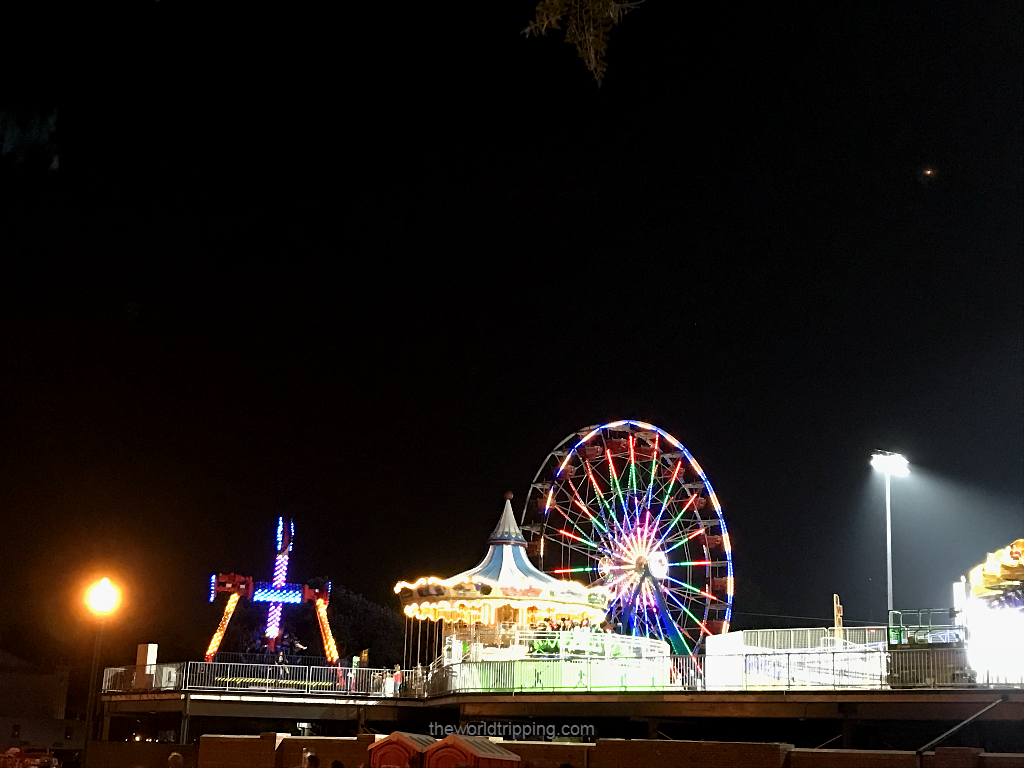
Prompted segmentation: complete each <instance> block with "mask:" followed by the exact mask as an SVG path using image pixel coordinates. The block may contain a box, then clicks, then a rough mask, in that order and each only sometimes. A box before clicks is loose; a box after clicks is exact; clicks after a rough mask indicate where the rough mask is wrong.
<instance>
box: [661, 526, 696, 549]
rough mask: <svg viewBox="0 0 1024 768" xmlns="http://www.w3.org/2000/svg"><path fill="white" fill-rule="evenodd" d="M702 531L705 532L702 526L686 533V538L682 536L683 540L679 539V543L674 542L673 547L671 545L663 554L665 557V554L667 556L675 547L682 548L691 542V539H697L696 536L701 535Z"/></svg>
mask: <svg viewBox="0 0 1024 768" xmlns="http://www.w3.org/2000/svg"><path fill="white" fill-rule="evenodd" d="M704 531H705V528H704V527H703V526H702V527H700V528H698V529H696V530H695V531H690V533H688V534H687V535H686V536H684V537H683V538H681V539H680V540H679V541H677V542H675V543H674V544H673V545H672V546H671V547H669V548H668V549H666V550H665V554H666V555H667V554H668V553H669V552H671V551H672V550H673V549H675V548H676V547H681V546H682V545H683V544H685V543H686V542H688V541H691V540H693V539H695V538H697V537H698V536H699V535H700V534H702V533H703V532H704Z"/></svg>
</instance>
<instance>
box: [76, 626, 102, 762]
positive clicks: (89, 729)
mask: <svg viewBox="0 0 1024 768" xmlns="http://www.w3.org/2000/svg"><path fill="white" fill-rule="evenodd" d="M105 623H106V622H105V621H104V620H103V619H100V621H99V626H98V627H97V628H96V644H95V646H93V650H92V670H91V672H90V674H89V704H88V709H86V711H85V743H84V744H83V745H82V765H83V766H86V765H88V756H89V741H90V740H91V739H92V736H93V728H94V725H93V712H94V711H95V709H96V699H97V698H98V696H97V690H96V689H97V688H98V687H99V684H98V682H97V679H96V678H97V677H98V676H99V669H100V644H101V643H102V642H103V625H104V624H105Z"/></svg>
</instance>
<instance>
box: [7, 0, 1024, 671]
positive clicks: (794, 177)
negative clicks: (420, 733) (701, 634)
mask: <svg viewBox="0 0 1024 768" xmlns="http://www.w3.org/2000/svg"><path fill="white" fill-rule="evenodd" d="M51 10H52V9H51ZM31 13H37V11H31ZM38 13H40V16H39V17H35V16H31V17H25V18H24V19H19V20H18V23H13V22H12V23H9V24H6V25H2V28H3V33H2V35H3V40H0V49H2V50H4V54H3V55H4V57H5V60H4V69H3V71H5V72H6V73H7V74H6V75H5V78H7V77H8V76H9V75H10V73H12V72H13V73H14V81H15V83H16V84H17V85H18V88H17V89H12V90H11V91H10V94H11V95H10V96H9V97H8V96H4V97H3V98H10V99H12V101H11V102H10V103H9V104H4V103H0V110H6V112H7V114H10V115H20V116H22V118H24V116H26V115H29V116H31V115H48V114H51V113H52V111H53V110H54V109H56V110H57V122H56V132H55V134H54V135H53V136H52V137H51V139H52V140H53V141H55V142H56V146H57V148H58V150H59V168H58V169H56V170H48V168H47V165H46V163H45V162H40V160H39V157H32V158H29V159H28V160H25V161H24V162H21V161H18V162H16V161H15V160H14V159H12V155H10V154H8V155H5V156H4V157H0V183H2V187H3V191H2V197H0V203H2V206H0V208H2V213H0V218H2V227H3V228H2V230H0V252H2V253H3V258H2V260H0V261H2V265H0V333H2V339H3V344H2V347H3V358H2V369H0V408H2V411H0V520H2V527H3V531H2V534H0V536H2V540H3V556H2V557H0V577H2V583H3V585H4V586H3V589H2V590H0V609H2V610H0V648H3V649H4V650H8V651H11V652H15V653H18V654H20V655H22V656H24V657H26V658H29V659H30V660H32V661H39V662H49V661H56V660H65V661H71V662H74V663H81V661H82V660H85V659H87V658H88V653H89V649H90V647H91V634H90V632H91V626H90V625H89V623H88V622H87V621H86V619H85V617H83V616H82V615H81V611H80V609H79V607H78V601H79V599H80V594H81V588H82V586H83V585H84V584H85V583H86V582H87V580H88V579H89V578H90V577H92V576H94V575H101V574H110V575H112V576H113V577H115V578H116V579H117V580H118V581H119V582H120V583H122V584H123V585H124V587H125V590H126V595H125V609H124V611H123V612H122V613H121V614H120V615H119V616H118V618H117V619H116V621H115V622H114V625H113V626H112V627H111V628H110V631H109V640H108V642H107V645H106V652H105V657H104V661H105V662H106V663H111V664H113V663H130V662H131V661H132V659H133V658H134V645H135V644H136V643H138V642H146V641H149V642H157V643H159V644H160V645H161V652H160V657H161V659H162V660H180V659H186V658H191V659H198V658H200V657H201V654H202V651H203V650H204V649H205V646H206V644H207V642H208V641H209V636H210V635H211V634H212V632H213V630H214V628H215V626H216V623H217V619H218V616H219V613H220V610H221V608H220V606H219V605H218V606H210V605H209V604H208V603H207V602H206V599H207V590H208V578H209V574H210V573H211V572H214V571H237V572H241V573H248V574H251V575H253V576H254V577H256V578H257V579H266V578H269V577H270V568H271V558H272V546H273V533H274V523H275V518H276V516H277V515H279V514H291V515H293V516H294V518H295V521H296V539H295V549H294V555H293V560H292V562H293V566H292V571H291V575H292V577H293V578H294V579H295V580H302V579H306V578H311V577H314V576H321V575H322V576H328V577H330V578H331V579H332V580H333V581H334V583H335V584H342V585H344V586H346V587H347V588H349V589H352V590H354V591H356V592H359V593H362V594H364V595H366V596H367V597H369V598H371V599H374V600H378V601H380V602H383V603H385V604H388V605H394V606H397V601H396V600H395V598H394V595H393V594H392V592H391V587H392V585H393V584H394V583H395V582H396V581H398V580H400V579H411V578H415V577H418V576H424V575H439V576H444V575H451V574H453V573H456V572H458V571H459V570H462V569H465V568H468V567H470V566H472V565H473V564H475V563H476V562H477V561H478V559H479V558H480V557H481V556H482V554H483V553H484V551H485V539H486V536H487V533H488V532H489V531H490V529H491V528H492V527H493V526H494V524H495V522H496V520H497V517H498V515H499V513H500V511H501V505H502V503H503V500H502V493H503V492H504V491H506V490H511V491H513V492H514V493H515V501H514V504H516V505H517V506H518V505H519V504H521V503H522V501H523V500H524V499H525V496H526V490H527V488H528V485H529V483H530V480H531V479H532V477H533V474H534V472H535V471H536V469H537V467H538V466H539V465H540V464H541V462H542V461H543V460H544V459H545V457H546V456H547V454H548V452H549V450H551V448H553V447H554V446H555V444H556V443H558V442H559V441H560V440H561V439H562V438H563V437H565V436H566V435H568V434H569V433H571V432H574V431H575V430H578V429H580V428H582V427H585V426H588V425H591V424H597V423H601V422H604V421H608V420H612V419H618V418H636V419H642V420H646V421H650V422H653V423H655V424H657V425H659V426H661V427H662V428H664V429H666V430H668V431H669V432H671V433H672V434H674V435H675V436H676V437H678V438H679V439H680V440H681V441H682V442H683V443H684V444H685V445H686V446H687V447H688V448H689V449H690V451H691V452H692V453H693V454H694V455H695V456H696V458H697V459H698V460H699V461H700V463H701V464H702V465H703V467H704V468H705V470H706V471H707V473H708V476H709V477H710V479H711V480H712V482H713V483H714V485H715V489H716V491H717V492H718V495H719V498H720V499H721V501H722V504H723V508H724V512H725V516H726V520H727V521H728V523H729V526H730V530H731V533H732V541H733V545H734V558H735V564H736V573H737V579H736V602H735V605H736V611H737V614H736V626H747V627H751V626H767V625H770V624H771V625H779V624H778V623H777V622H778V621H779V620H777V619H769V618H765V617H759V616H755V615H751V614H776V615H786V616H798V617H814V618H819V617H820V619H828V618H830V617H831V603H832V593H833V592H838V593H839V594H840V596H841V598H842V600H843V603H844V604H845V606H846V617H847V620H848V621H851V622H856V621H864V622H867V621H873V622H881V621H884V617H885V522H884V520H885V518H884V496H883V490H882V480H881V479H880V478H879V477H877V476H873V475H872V472H871V469H870V467H869V465H868V460H869V458H870V455H871V453H872V452H873V451H874V450H875V449H888V450H894V451H900V452H903V453H905V454H906V455H907V456H908V457H909V459H910V461H911V463H912V472H913V474H912V475H911V477H909V478H907V479H906V480H897V481H894V485H893V517H894V522H893V537H894V557H895V567H894V571H895V573H894V581H895V598H896V603H897V606H898V607H913V608H916V607H935V606H947V605H948V604H949V601H950V585H951V583H952V582H953V581H954V580H956V579H958V578H959V577H960V575H961V574H963V573H965V572H966V571H967V570H969V569H970V568H971V567H972V566H973V565H975V564H976V563H979V562H981V561H982V560H983V559H984V558H985V553H986V552H988V551H992V550H994V549H996V548H999V547H1002V546H1005V545H1006V544H1008V543H1009V542H1010V541H1011V540H1012V539H1014V538H1017V537H1020V536H1021V535H1024V511H1022V508H1024V288H1022V286H1024V274H1022V272H1024V269H1022V252H1024V237H1022V216H1021V211H1022V209H1024V193H1022V178H1024V153H1022V138H1021V137H1022V134H1024V126H1022V112H1024V98H1022V77H1021V72H1022V67H1024V56H1022V39H1021V35H1020V30H1021V29H1022V27H1024V19H1022V6H1021V4H1020V3H1009V2H1007V3H983V4H950V3H925V2H921V3H903V4H900V5H899V7H898V8H897V7H888V6H884V5H883V4H863V3H854V2H837V3H827V4H821V3H810V2H807V3H787V4H783V6H781V7H779V6H777V5H775V4H768V5H764V4H762V5H761V6H750V5H749V4H743V3H739V4H736V3H734V4H724V5H719V6H717V7H716V8H714V9H707V8H700V9H697V8H696V7H695V6H692V5H685V4H680V3H673V2H669V1H668V0H649V2H647V3H644V4H643V5H642V6H641V7H639V8H638V9H637V10H635V11H634V12H632V13H630V14H628V15H627V16H626V17H625V18H624V20H623V21H622V23H621V24H619V25H618V26H617V27H615V28H614V29H613V30H612V33H611V39H610V40H611V42H610V46H609V54H608V72H607V76H606V78H605V81H604V83H603V85H602V86H601V87H600V88H598V87H597V86H596V84H595V83H594V81H593V79H592V78H591V76H590V75H589V73H588V72H587V70H586V69H585V67H584V66H583V64H582V62H580V61H579V60H578V59H577V58H576V56H575V52H574V51H573V49H572V48H571V46H569V45H566V44H565V43H564V42H563V41H562V40H561V39H560V38H559V37H558V35H557V34H554V35H551V36H549V37H548V38H541V39H536V38H530V39H527V38H525V37H523V36H522V35H521V34H520V31H521V30H522V29H523V27H525V26H526V24H527V23H528V22H529V20H530V18H531V15H532V5H531V3H529V2H513V3H492V4H486V3H485V4H480V3H459V2H456V3H447V4H443V5H437V4H428V5H422V4H416V5H408V6H404V5H399V6H385V5H381V4H369V5H362V6H359V5H356V6H346V7H345V10H344V11H342V10H341V9H340V7H333V6H332V7H330V8H328V7H327V6H324V7H323V8H320V7H318V8H315V9H314V8H310V9H305V10H300V9H296V8H292V7H290V6H282V5H280V4H273V5H271V4H267V5H259V4H245V5H237V6H234V7H231V8H224V9H216V10H211V8H210V5H209V4H208V3H183V2H178V1H177V0H160V2H152V3H132V4H122V5H120V6H111V7H109V8H97V7H89V8H88V9H87V10H86V9H79V10H77V11H67V12H62V13H71V14H74V13H78V14H83V15H81V16H79V17H76V16H74V15H71V16H66V15H65V16H60V15H59V14H58V15H57V16H56V17H54V18H51V17H44V16H43V15H42V12H38ZM84 14H89V15H88V16H85V15H84ZM55 18H57V19H59V21H55V20H54V19H55ZM16 91H17V92H16ZM37 154H38V153H37ZM928 169H931V173H930V175H928V174H926V173H925V171H926V170H928ZM773 622H775V624H773ZM822 624H823V621H822V620H788V621H785V622H783V624H781V625H787V626H794V625H795V626H801V625H803V626H807V625H812V626H813V625H819V626H820V625H822Z"/></svg>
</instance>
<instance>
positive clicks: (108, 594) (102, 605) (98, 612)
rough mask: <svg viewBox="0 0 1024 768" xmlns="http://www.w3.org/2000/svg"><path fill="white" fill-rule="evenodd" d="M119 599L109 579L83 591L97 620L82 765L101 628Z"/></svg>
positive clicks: (86, 750) (89, 733) (90, 723)
mask: <svg viewBox="0 0 1024 768" xmlns="http://www.w3.org/2000/svg"><path fill="white" fill-rule="evenodd" d="M120 600H121V594H120V592H118V590H117V587H115V586H114V585H113V584H111V583H110V579H108V578H103V579H100V580H99V581H97V582H96V583H95V584H93V585H92V586H91V587H89V589H88V590H86V593H85V605H86V607H87V608H88V609H89V610H90V611H92V613H93V615H94V616H96V618H97V619H98V620H99V622H98V625H97V627H96V644H95V646H94V647H93V651H92V671H91V672H90V675H89V708H88V709H87V710H86V713H85V744H84V748H83V750H82V765H83V767H84V766H85V765H87V762H86V760H87V758H88V754H89V740H90V739H91V738H92V735H93V733H92V731H93V713H94V712H95V710H96V697H97V687H98V685H99V683H98V680H97V677H98V676H99V668H100V644H101V643H102V642H103V628H104V627H105V626H106V623H107V617H108V616H110V614H112V613H113V612H114V611H115V610H116V609H117V606H118V603H119V602H120Z"/></svg>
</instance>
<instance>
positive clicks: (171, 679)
mask: <svg viewBox="0 0 1024 768" xmlns="http://www.w3.org/2000/svg"><path fill="white" fill-rule="evenodd" d="M184 674H185V662H183V661H179V662H174V663H171V664H144V665H142V666H129V667H107V668H106V669H104V670H103V682H102V690H104V691H176V690H179V689H180V688H181V687H182V683H183V677H184Z"/></svg>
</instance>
